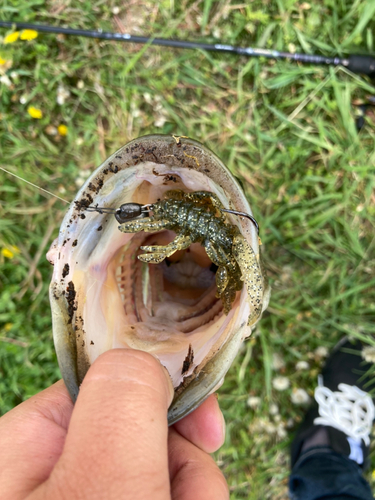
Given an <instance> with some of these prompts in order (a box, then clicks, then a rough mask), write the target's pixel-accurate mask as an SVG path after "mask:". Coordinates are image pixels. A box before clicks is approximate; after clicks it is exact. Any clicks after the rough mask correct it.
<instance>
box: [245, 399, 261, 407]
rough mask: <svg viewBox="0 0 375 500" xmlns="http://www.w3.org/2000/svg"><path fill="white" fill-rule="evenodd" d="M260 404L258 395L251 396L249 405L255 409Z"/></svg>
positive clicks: (248, 401)
mask: <svg viewBox="0 0 375 500" xmlns="http://www.w3.org/2000/svg"><path fill="white" fill-rule="evenodd" d="M259 405H260V398H259V397H258V396H250V397H249V399H248V400H247V406H248V407H249V408H251V409H253V410H255V409H256V408H258V406H259Z"/></svg>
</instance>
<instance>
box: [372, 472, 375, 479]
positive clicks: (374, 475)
mask: <svg viewBox="0 0 375 500" xmlns="http://www.w3.org/2000/svg"><path fill="white" fill-rule="evenodd" d="M371 477H372V479H373V480H375V470H373V471H372V472H371Z"/></svg>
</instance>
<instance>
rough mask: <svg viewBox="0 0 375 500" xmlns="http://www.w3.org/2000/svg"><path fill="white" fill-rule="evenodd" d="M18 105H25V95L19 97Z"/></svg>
mask: <svg viewBox="0 0 375 500" xmlns="http://www.w3.org/2000/svg"><path fill="white" fill-rule="evenodd" d="M20 103H21V104H26V103H27V95H21V97H20Z"/></svg>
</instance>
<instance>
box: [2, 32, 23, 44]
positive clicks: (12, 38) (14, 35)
mask: <svg viewBox="0 0 375 500" xmlns="http://www.w3.org/2000/svg"><path fill="white" fill-rule="evenodd" d="M19 36H20V32H19V31H14V32H13V33H10V34H9V35H7V36H6V37H5V38H4V43H5V44H6V43H14V42H16V41H17V40H18V37H19Z"/></svg>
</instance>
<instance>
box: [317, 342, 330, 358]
mask: <svg viewBox="0 0 375 500" xmlns="http://www.w3.org/2000/svg"><path fill="white" fill-rule="evenodd" d="M314 354H315V356H316V357H317V358H326V357H327V356H328V349H327V348H326V347H325V346H323V345H320V346H319V347H317V348H316V349H315V351H314Z"/></svg>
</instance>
